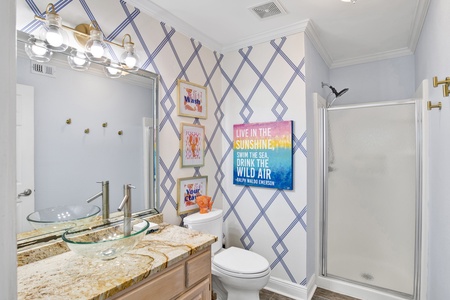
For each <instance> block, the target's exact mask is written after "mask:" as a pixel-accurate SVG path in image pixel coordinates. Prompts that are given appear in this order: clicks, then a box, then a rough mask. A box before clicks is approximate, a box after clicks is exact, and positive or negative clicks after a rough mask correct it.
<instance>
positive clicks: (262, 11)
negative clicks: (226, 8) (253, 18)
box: [250, 1, 286, 19]
mask: <svg viewBox="0 0 450 300" xmlns="http://www.w3.org/2000/svg"><path fill="white" fill-rule="evenodd" d="M250 10H251V11H252V12H254V13H255V14H256V15H257V16H258V17H259V18H260V19H267V18H270V17H274V16H278V15H284V14H286V11H285V10H284V9H283V7H282V6H281V4H280V3H278V2H277V1H271V2H267V3H265V4H260V5H258V6H254V7H250Z"/></svg>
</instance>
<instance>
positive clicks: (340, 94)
mask: <svg viewBox="0 0 450 300" xmlns="http://www.w3.org/2000/svg"><path fill="white" fill-rule="evenodd" d="M324 86H327V87H329V88H330V90H331V91H332V92H333V94H334V95H335V96H336V98H339V97H340V96H342V95H344V94H345V93H346V92H347V91H348V88H345V89H343V90H342V91H340V92H338V91H336V89H335V88H334V87H332V86H331V85H329V84H327V83H323V82H322V87H324Z"/></svg>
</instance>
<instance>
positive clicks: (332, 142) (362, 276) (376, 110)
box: [320, 87, 422, 300]
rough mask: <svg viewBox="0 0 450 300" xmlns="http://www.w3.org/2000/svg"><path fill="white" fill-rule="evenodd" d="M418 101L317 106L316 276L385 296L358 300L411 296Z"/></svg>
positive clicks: (415, 278)
mask: <svg viewBox="0 0 450 300" xmlns="http://www.w3.org/2000/svg"><path fill="white" fill-rule="evenodd" d="M330 88H331V87H330ZM341 92H342V91H341ZM333 93H334V91H333ZM335 95H336V96H338V95H339V93H337V94H336V93H335ZM420 105H421V102H420V101H419V100H410V101H395V102H379V103H370V104H360V105H346V106H342V105H341V106H335V107H330V105H327V107H326V108H323V109H322V128H323V132H322V142H323V143H322V145H323V151H322V153H323V164H322V166H323V170H322V179H323V182H322V186H323V200H322V203H320V210H321V216H320V219H321V244H320V246H321V256H320V257H321V260H320V264H321V271H320V272H321V274H320V276H322V277H323V278H326V279H330V280H336V281H339V282H345V283H347V284H353V285H357V286H360V287H364V288H368V289H373V290H375V291H379V292H380V293H385V294H386V295H388V296H389V295H390V296H392V298H389V297H387V298H380V297H379V296H374V297H372V298H371V297H367V298H364V299H365V300H366V299H369V298H370V299H376V300H378V299H419V298H418V295H419V291H420V284H419V282H420V280H419V279H420V257H421V229H420V228H421V211H422V199H421V195H422V191H421V182H422V168H421V163H422V161H421V156H422V144H421V141H422V139H421V136H422V133H421V109H420V108H421V106H420Z"/></svg>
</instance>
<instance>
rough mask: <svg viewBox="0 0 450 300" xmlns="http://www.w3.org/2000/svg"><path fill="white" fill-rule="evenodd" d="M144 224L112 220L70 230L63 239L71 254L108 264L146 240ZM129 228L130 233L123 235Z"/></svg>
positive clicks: (137, 220) (135, 220)
mask: <svg viewBox="0 0 450 300" xmlns="http://www.w3.org/2000/svg"><path fill="white" fill-rule="evenodd" d="M148 227H149V223H148V221H146V220H143V219H138V218H123V217H121V218H115V219H109V220H106V221H103V220H102V221H97V222H92V223H89V224H85V225H82V226H77V227H74V228H71V229H69V230H67V231H66V232H64V234H63V235H62V239H63V241H65V242H66V243H67V245H68V246H69V248H70V250H72V251H73V252H75V253H77V254H79V255H82V256H85V257H89V258H94V259H102V260H109V259H113V258H116V257H117V256H119V255H122V254H124V253H125V252H127V251H128V250H131V249H133V248H134V247H135V246H136V245H137V244H138V243H139V242H140V241H141V240H142V239H143V238H144V236H145V234H146V233H147V230H148ZM124 228H129V233H124V232H126V231H127V230H126V229H125V230H124Z"/></svg>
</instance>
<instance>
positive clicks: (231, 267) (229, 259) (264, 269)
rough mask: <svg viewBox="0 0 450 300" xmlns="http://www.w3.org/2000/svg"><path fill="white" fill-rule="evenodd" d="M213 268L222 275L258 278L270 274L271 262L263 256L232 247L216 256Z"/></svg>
mask: <svg viewBox="0 0 450 300" xmlns="http://www.w3.org/2000/svg"><path fill="white" fill-rule="evenodd" d="M212 264H213V267H214V268H216V270H217V271H218V272H220V273H223V274H226V275H228V276H232V277H239V278H258V277H263V276H266V275H267V274H268V273H270V267H269V262H268V261H267V260H266V259H265V258H264V257H262V256H261V255H259V254H257V253H254V252H251V251H248V250H244V249H240V248H236V247H230V248H228V249H225V250H223V251H221V252H220V253H218V254H216V255H214V257H213V260H212Z"/></svg>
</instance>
